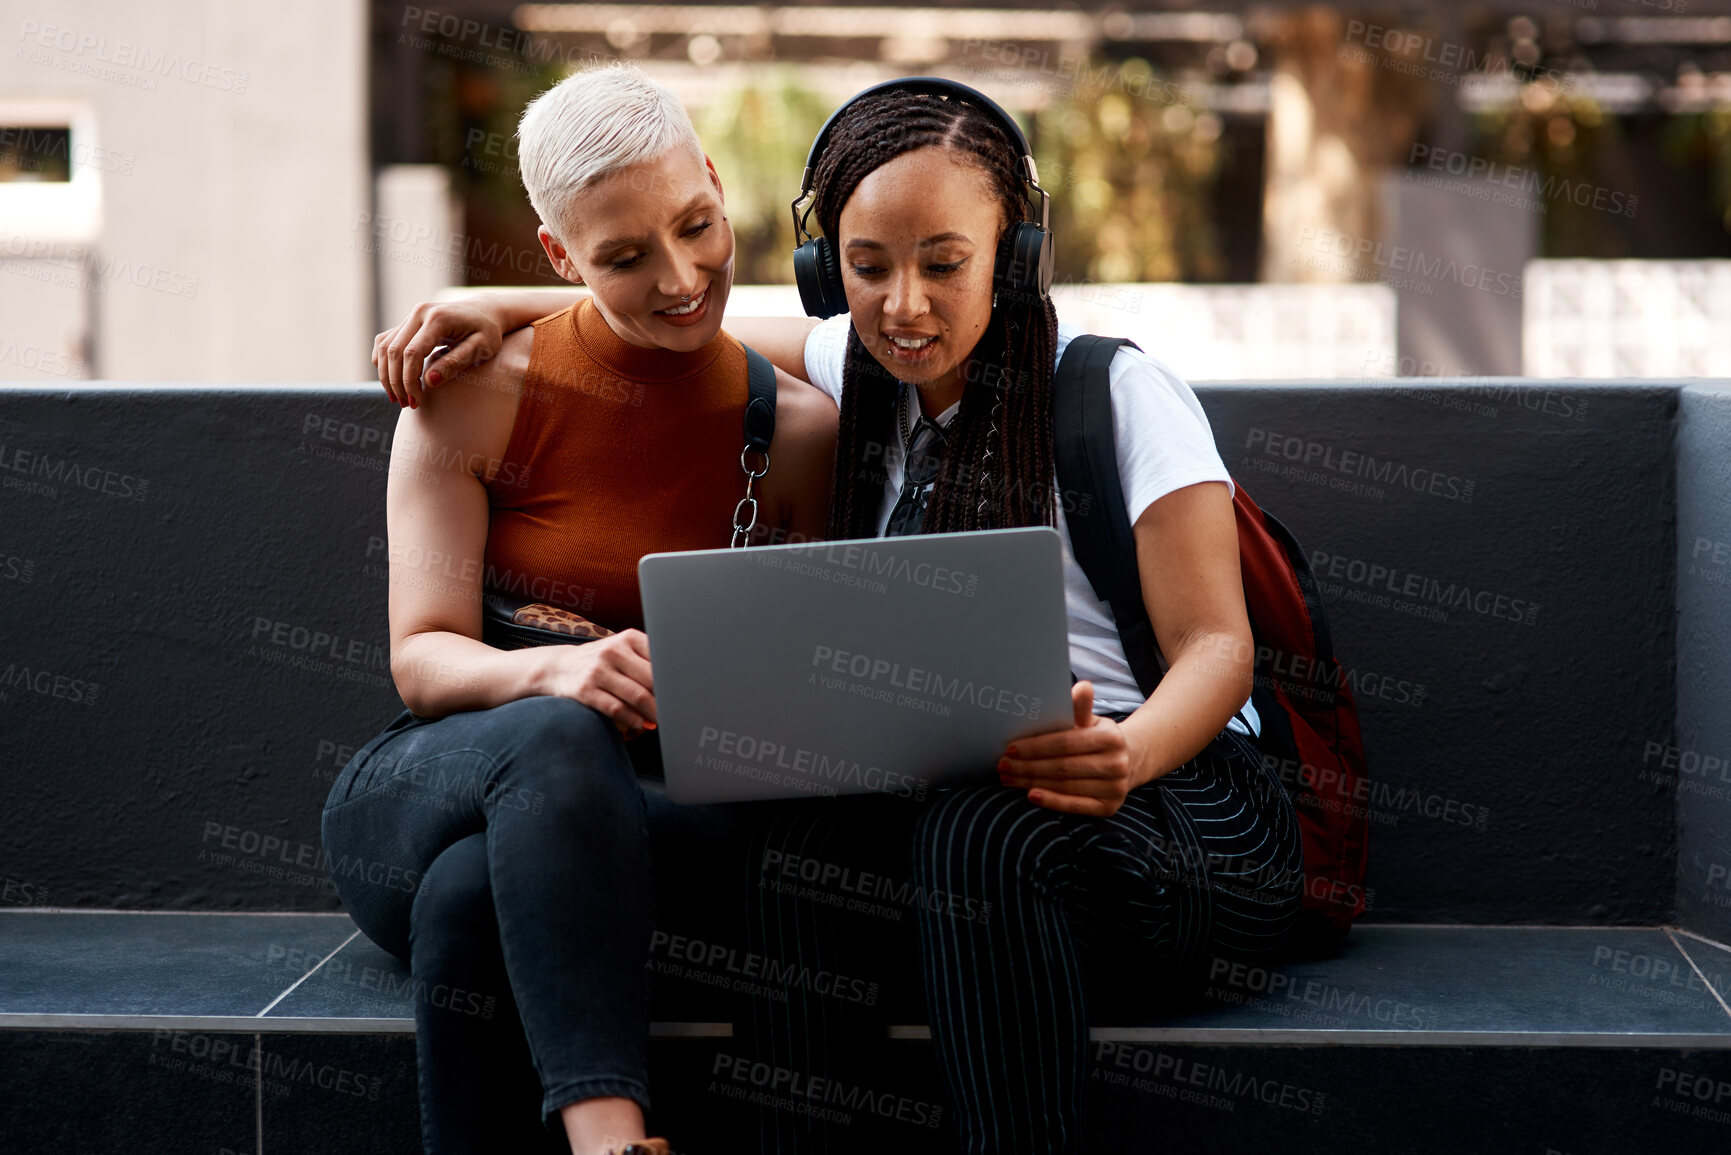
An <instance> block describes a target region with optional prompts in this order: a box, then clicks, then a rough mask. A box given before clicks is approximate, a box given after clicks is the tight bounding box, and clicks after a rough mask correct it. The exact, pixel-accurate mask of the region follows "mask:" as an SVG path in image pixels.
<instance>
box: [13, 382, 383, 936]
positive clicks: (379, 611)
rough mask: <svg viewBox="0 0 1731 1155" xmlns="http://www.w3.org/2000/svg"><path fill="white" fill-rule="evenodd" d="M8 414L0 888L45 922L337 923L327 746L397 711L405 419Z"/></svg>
mask: <svg viewBox="0 0 1731 1155" xmlns="http://www.w3.org/2000/svg"><path fill="white" fill-rule="evenodd" d="M0 411H3V413H4V416H3V418H0V430H4V434H3V435H0V441H3V442H4V446H5V447H4V449H3V450H0V454H3V455H4V458H5V460H4V462H3V463H0V483H3V484H5V485H6V486H8V488H6V489H4V490H0V550H4V552H5V553H6V554H7V555H10V557H11V558H12V559H21V560H20V565H18V566H14V567H11V568H15V569H20V570H21V569H22V568H23V567H25V566H28V567H30V569H29V576H28V580H23V581H20V580H16V579H14V580H11V581H6V582H3V583H0V597H4V598H5V603H4V604H5V610H4V611H3V612H4V618H3V621H4V625H3V626H0V682H4V684H0V718H3V719H4V721H3V722H0V762H3V763H4V766H5V776H6V779H7V784H8V789H7V792H6V795H7V805H6V806H5V808H4V814H5V817H4V818H3V819H0V827H3V833H0V846H4V847H5V850H4V852H3V853H4V855H5V858H4V865H3V867H0V869H3V870H4V871H5V873H6V875H7V876H8V877H9V878H15V879H19V880H22V881H23V882H24V883H27V884H29V885H31V886H34V887H39V888H43V889H45V890H46V891H47V895H48V901H49V902H50V903H51V904H52V905H56V906H116V907H141V908H189V909H210V908H247V909H270V908H294V909H326V908H333V907H335V906H336V902H335V900H334V899H333V898H331V897H329V896H328V891H327V889H326V887H325V885H324V882H323V878H322V871H321V870H320V869H319V868H318V865H317V863H316V856H317V853H318V843H319V836H318V829H319V827H318V815H319V807H320V805H321V803H322V801H323V799H324V795H325V792H326V791H327V790H328V789H329V780H330V776H331V774H332V773H333V772H334V771H335V770H336V769H338V768H340V767H341V765H342V761H343V760H342V759H340V758H337V757H336V753H335V751H336V749H337V748H338V747H341V746H353V745H358V744H359V743H361V742H364V741H365V740H366V739H367V738H368V737H370V736H371V735H372V734H373V732H375V731H377V730H379V729H382V728H383V727H384V724H385V723H386V722H388V721H389V720H390V719H391V718H392V717H393V716H394V714H395V713H396V711H398V710H400V709H401V704H400V702H399V701H398V699H397V696H396V692H395V690H394V689H393V688H392V686H391V683H390V671H389V668H388V665H387V662H388V642H389V637H388V628H387V624H386V618H385V578H384V572H385V570H384V560H385V555H384V550H383V548H382V542H383V536H384V482H385V473H384V468H385V465H386V463H387V461H388V456H387V454H386V453H385V452H381V451H380V450H381V448H382V447H387V446H388V443H389V440H390V436H391V433H392V430H393V428H394V424H395V406H393V405H391V404H390V402H389V401H388V400H387V399H386V398H385V397H384V395H383V393H382V392H381V391H379V390H377V389H361V388H354V387H338V388H328V387H306V388H274V387H268V388H267V387H254V388H245V389H211V388H178V387H173V388H171V387H148V386H146V387H132V388H128V387H120V386H112V387H109V386H80V387H78V388H77V389H74V390H66V389H47V388H42V389H38V388H27V387H9V388H7V389H5V390H3V391H0ZM345 442H346V443H345ZM20 455H28V456H27V457H25V458H23V460H22V462H21V461H20ZM32 469H35V470H38V471H39V472H37V473H35V474H32V473H31V470H32ZM32 484H37V485H42V486H44V487H45V488H46V489H47V490H49V491H50V492H46V493H43V492H32V491H31V490H30V489H28V488H20V486H29V485H32ZM87 485H88V486H92V488H88V489H87V488H85V486H87ZM105 488H106V490H107V491H106V492H105V491H104V490H105ZM6 572H8V567H7V563H5V562H0V574H3V573H6ZM279 624H280V625H279ZM321 634H322V635H324V638H319V637H318V635H321ZM315 643H316V645H315ZM333 651H334V654H335V656H333ZM26 670H27V671H28V672H29V678H30V682H22V681H21V680H20V679H21V676H22V672H23V671H26ZM45 674H46V675H50V676H48V677H46V678H45V677H44V675H45ZM31 682H33V683H35V685H32V684H31ZM91 686H94V687H97V688H96V689H95V690H94V700H93V701H92V700H91V693H92V691H91ZM80 688H82V692H80ZM40 690H45V691H46V692H39V691H40ZM267 839H268V840H270V841H268V842H267Z"/></svg>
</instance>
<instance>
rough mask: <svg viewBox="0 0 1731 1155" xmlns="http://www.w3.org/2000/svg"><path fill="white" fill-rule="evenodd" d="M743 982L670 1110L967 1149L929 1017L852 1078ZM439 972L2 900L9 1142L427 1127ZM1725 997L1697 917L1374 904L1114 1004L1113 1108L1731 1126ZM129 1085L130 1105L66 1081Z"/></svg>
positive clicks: (337, 946)
mask: <svg viewBox="0 0 1731 1155" xmlns="http://www.w3.org/2000/svg"><path fill="white" fill-rule="evenodd" d="M716 969H717V970H718V971H721V972H725V970H726V965H725V963H722V964H717V968H716ZM685 986H690V987H692V988H694V989H695V990H696V991H699V992H703V993H704V994H708V995H709V996H710V997H709V1001H708V1002H707V1003H705V1002H704V1001H703V998H702V996H701V995H695V996H694V994H693V991H691V990H683V989H681V988H682V987H685ZM717 989H718V985H717V982H716V981H715V977H714V976H706V975H702V974H696V973H690V972H688V973H686V974H684V975H681V976H679V977H666V976H661V977H658V978H657V980H656V986H655V998H654V1001H653V1003H652V1006H653V1008H654V1010H653V1012H652V1013H654V1014H655V1015H656V1017H657V1018H658V1019H659V1020H660V1021H658V1022H657V1023H655V1024H654V1026H653V1027H652V1029H651V1034H652V1043H651V1067H652V1079H653V1081H654V1085H655V1090H656V1093H657V1112H656V1114H655V1116H654V1121H655V1124H656V1127H657V1129H658V1130H665V1131H666V1132H668V1133H669V1134H673V1135H675V1136H689V1137H691V1139H690V1140H689V1141H688V1142H687V1145H688V1146H689V1149H690V1150H691V1151H692V1152H693V1153H695V1155H705V1153H708V1152H734V1151H758V1150H774V1149H775V1147H774V1141H775V1136H776V1135H777V1134H782V1135H784V1136H785V1135H787V1134H792V1133H793V1132H794V1131H795V1130H798V1129H800V1128H813V1127H816V1128H817V1129H818V1130H819V1131H825V1132H827V1136H820V1135H817V1134H815V1133H813V1132H811V1131H803V1132H801V1133H800V1136H799V1140H800V1141H799V1142H798V1143H796V1145H795V1146H794V1147H793V1148H792V1149H795V1150H800V1151H804V1150H818V1149H824V1144H826V1143H827V1149H828V1150H832V1151H844V1152H845V1151H855V1150H859V1151H866V1150H884V1149H890V1148H894V1149H897V1150H899V1151H905V1152H925V1151H932V1152H936V1151H941V1150H945V1149H946V1148H945V1144H946V1142H947V1140H946V1137H945V1131H944V1129H943V1127H942V1125H941V1124H942V1118H943V1113H944V1107H943V1104H944V1101H945V1096H944V1095H943V1094H942V1091H941V1084H940V1082H939V1079H938V1074H937V1069H936V1065H935V1060H934V1055H933V1052H932V1049H931V1046H930V1043H929V1038H930V1034H929V1030H928V1029H927V1027H926V1025H925V1022H924V1020H923V1017H908V1016H907V1015H906V1013H905V1012H906V1011H907V1010H908V1009H909V1008H907V1007H906V1006H884V1007H881V1008H878V1011H877V1014H876V1019H875V1021H873V1022H871V1023H869V1024H862V1023H860V1022H855V1023H853V1024H852V1025H851V1027H850V1028H849V1029H851V1030H852V1031H853V1032H854V1033H855V1035H856V1036H858V1037H859V1038H860V1040H861V1041H860V1043H858V1044H857V1045H856V1046H854V1047H853V1048H852V1050H851V1052H850V1054H849V1059H850V1060H851V1062H852V1064H853V1066H852V1067H851V1068H850V1070H851V1072H852V1073H851V1074H850V1075H849V1076H848V1077H847V1078H833V1077H832V1082H831V1083H830V1084H827V1085H826V1084H822V1083H819V1084H813V1083H812V1082H811V1081H810V1080H811V1078H813V1077H814V1076H818V1077H822V1076H824V1073H823V1072H818V1071H805V1070H791V1069H788V1068H787V1067H785V1066H782V1065H780V1064H777V1063H776V1062H774V1061H773V1057H772V1056H771V1055H770V1053H769V1050H768V1049H767V1048H766V1046H764V1045H763V1044H761V1043H760V1042H759V1041H758V1040H757V1039H756V1037H755V1036H754V1033H753V1030H752V1027H751V1025H750V1023H749V1022H748V1021H746V1018H747V1017H748V1015H747V1016H741V1014H740V1010H739V1007H740V1004H739V1003H738V1002H737V1001H734V1000H733V999H732V998H731V996H728V995H724V994H715V993H714V992H715V991H716V990H717ZM418 994H421V993H418V992H416V991H414V990H413V988H412V984H411V983H410V981H409V978H408V976H407V974H406V973H405V972H404V971H403V969H402V967H401V966H400V965H399V964H397V963H396V962H395V960H394V959H392V958H391V957H390V956H389V955H387V954H385V953H384V952H383V951H380V950H379V949H378V948H377V947H375V946H373V945H372V944H371V943H370V942H368V941H367V940H366V939H365V938H364V937H362V936H361V935H360V933H359V932H358V930H357V929H356V928H355V926H354V925H353V923H352V922H350V921H349V919H348V918H347V917H346V916H342V915H305V914H208V915H194V914H139V913H123V912H95V911H13V912H6V913H4V914H0V1062H3V1063H4V1064H5V1069H6V1070H8V1071H10V1072H13V1074H12V1076H10V1078H9V1087H8V1094H7V1099H8V1100H9V1103H8V1106H7V1108H6V1116H7V1126H6V1134H7V1142H6V1144H5V1145H4V1147H5V1150H7V1151H9V1152H10V1151H65V1150H89V1151H101V1150H113V1149H119V1147H120V1146H121V1145H125V1146H127V1147H128V1148H129V1149H132V1150H144V1151H154V1150H161V1151H175V1152H186V1151H210V1152H213V1153H216V1152H222V1151H225V1150H226V1151H232V1152H248V1153H249V1155H262V1152H264V1151H267V1150H268V1151H270V1152H272V1153H273V1155H275V1153H276V1152H297V1153H298V1152H312V1151H352V1150H355V1149H357V1144H359V1145H362V1146H364V1147H365V1149H367V1150H369V1151H374V1152H380V1153H383V1152H396V1151H402V1152H405V1153H408V1152H413V1151H416V1150H417V1149H418V1146H417V1145H418V1142H419V1140H418V1123H417V1115H416V1108H415V1102H416V1098H415V1079H414V1046H413V1031H414V1021H413V1002H412V1000H413V999H414V998H415V997H418ZM1728 996H1731V948H1726V947H1724V946H1721V945H1719V944H1716V943H1712V942H1709V941H1707V940H1705V939H1702V938H1700V937H1697V936H1694V935H1691V934H1688V933H1686V932H1681V931H1678V930H1675V929H1671V928H1664V927H1618V928H1604V927H1470V926H1420V925H1410V926H1364V927H1361V928H1359V929H1358V930H1356V931H1355V932H1354V933H1353V936H1352V938H1351V939H1350V940H1349V942H1348V945H1347V948H1346V949H1345V950H1344V951H1343V952H1342V954H1341V955H1340V957H1338V958H1335V959H1330V960H1325V961H1314V962H1304V963H1292V964H1285V965H1281V966H1277V967H1269V968H1248V967H1239V966H1233V965H1227V964H1218V965H1217V966H1216V967H1215V969H1214V973H1213V974H1212V975H1211V976H1210V982H1209V983H1208V986H1207V988H1206V990H1205V991H1204V992H1203V995H1202V997H1201V1000H1200V1001H1199V1002H1198V1003H1196V1004H1195V1005H1194V1006H1192V1007H1190V1008H1189V1009H1187V1010H1184V1011H1182V1012H1180V1013H1177V1014H1171V1015H1165V1016H1162V1017H1161V1018H1160V1019H1159V1021H1150V1020H1141V1021H1137V1020H1135V1019H1128V1020H1122V1019H1121V1020H1119V1021H1115V1022H1110V1023H1102V1024H1101V1025H1100V1026H1097V1027H1096V1028H1095V1029H1094V1031H1093V1032H1092V1044H1091V1046H1092V1051H1093V1064H1092V1068H1091V1072H1090V1082H1089V1092H1088V1093H1089V1096H1090V1115H1089V1118H1090V1126H1091V1128H1093V1131H1092V1133H1093V1134H1096V1135H1097V1136H1098V1137H1099V1139H1100V1140H1101V1142H1103V1143H1104V1144H1105V1145H1104V1146H1103V1147H1102V1148H1101V1149H1102V1150H1110V1151H1139V1150H1146V1149H1151V1147H1150V1144H1151V1143H1152V1138H1151V1137H1152V1136H1156V1135H1158V1136H1162V1137H1164V1138H1165V1139H1166V1140H1168V1141H1172V1142H1176V1141H1178V1140H1179V1139H1184V1140H1186V1141H1191V1142H1197V1143H1208V1144H1209V1145H1210V1147H1211V1148H1212V1149H1215V1150H1227V1151H1236V1150H1244V1151H1259V1150H1276V1149H1278V1150H1285V1151H1311V1150H1315V1151H1347V1150H1380V1149H1390V1150H1395V1149H1398V1150H1403V1151H1439V1152H1440V1151H1462V1150H1511V1151H1513V1150H1531V1151H1535V1152H1541V1153H1542V1152H1544V1151H1546V1150H1555V1151H1559V1152H1564V1151H1566V1152H1570V1153H1571V1155H1579V1153H1580V1152H1583V1151H1612V1150H1618V1151H1627V1150H1636V1149H1639V1150H1660V1149H1667V1150H1672V1151H1684V1152H1690V1151H1703V1152H1705V1151H1709V1150H1722V1149H1724V1146H1725V1144H1726V1143H1727V1141H1731V1009H1728V1007H1727V1004H1726V999H1727V997H1728ZM670 1007H677V1008H679V1009H680V1010H681V1011H682V1012H683V1013H686V1014H690V1013H691V1012H692V1011H694V1010H704V1009H705V1008H707V1009H708V1010H709V1015H708V1017H702V1018H689V1017H688V1018H681V1019H671V1018H665V1017H663V1011H664V1010H665V1009H667V1008H670ZM255 1073H256V1075H257V1076H258V1077H255ZM814 1086H815V1087H817V1088H819V1090H817V1091H815V1092H814V1091H811V1090H810V1088H812V1087H814ZM801 1088H805V1089H807V1090H806V1091H805V1093H804V1094H803V1095H802V1096H800V1097H796V1096H795V1095H793V1094H790V1091H795V1090H799V1089H801ZM754 1097H755V1098H754ZM104 1100H106V1101H112V1102H116V1103H125V1104H127V1109H126V1111H125V1112H124V1113H123V1114H122V1115H121V1116H118V1118H120V1119H121V1121H120V1122H117V1121H116V1119H117V1116H116V1113H115V1112H113V1111H93V1112H91V1113H89V1114H88V1115H87V1116H78V1117H71V1118H69V1117H68V1116H67V1115H66V1113H65V1111H64V1108H63V1106H61V1105H63V1104H64V1103H66V1102H97V1101H104ZM36 1105H40V1106H36ZM814 1118H815V1119H817V1120H818V1122H815V1123H814V1122H813V1119H814ZM934 1124H935V1125H934ZM699 1140H700V1141H699ZM1660 1144H1662V1145H1660ZM784 1149H787V1148H785V1147H784Z"/></svg>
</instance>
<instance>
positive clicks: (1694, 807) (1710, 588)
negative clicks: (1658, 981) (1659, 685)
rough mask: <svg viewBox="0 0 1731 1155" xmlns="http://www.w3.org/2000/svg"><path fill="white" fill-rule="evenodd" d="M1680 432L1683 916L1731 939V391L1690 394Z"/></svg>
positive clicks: (1676, 765) (1693, 926) (1676, 772)
mask: <svg viewBox="0 0 1731 1155" xmlns="http://www.w3.org/2000/svg"><path fill="white" fill-rule="evenodd" d="M1682 401H1683V403H1682V420H1681V421H1680V422H1679V423H1678V431H1677V455H1678V463H1677V737H1676V742H1675V744H1674V745H1673V746H1671V747H1670V748H1667V749H1663V750H1656V751H1650V752H1649V753H1648V764H1649V765H1650V767H1651V768H1652V771H1653V773H1655V774H1656V775H1658V776H1660V777H1661V778H1663V779H1666V780H1668V781H1670V782H1672V783H1673V784H1674V786H1675V789H1676V790H1677V833H1678V854H1677V916H1678V918H1679V919H1680V920H1681V921H1682V924H1683V925H1684V926H1686V927H1688V928H1689V929H1690V930H1693V931H1695V932H1697V933H1699V934H1704V935H1707V936H1708V937H1709V938H1714V939H1718V940H1719V941H1720V942H1726V941H1731V499H1728V496H1727V495H1731V387H1727V386H1725V385H1693V386H1690V387H1689V388H1687V389H1685V390H1684V391H1683V398H1682Z"/></svg>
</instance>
